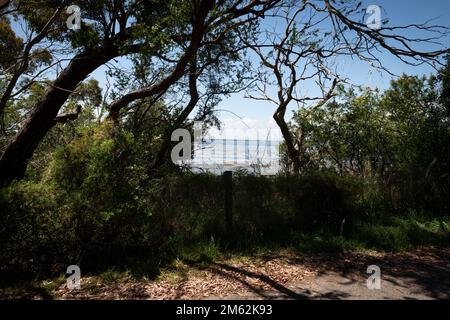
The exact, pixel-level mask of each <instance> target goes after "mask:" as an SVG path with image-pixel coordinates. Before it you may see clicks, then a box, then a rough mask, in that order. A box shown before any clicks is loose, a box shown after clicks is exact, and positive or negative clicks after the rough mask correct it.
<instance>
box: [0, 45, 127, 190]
mask: <svg viewBox="0 0 450 320" xmlns="http://www.w3.org/2000/svg"><path fill="white" fill-rule="evenodd" d="M118 55H120V53H119V50H118V48H117V47H116V46H114V45H110V46H108V47H105V48H103V49H102V50H90V51H87V52H83V53H80V54H78V55H76V56H75V57H74V59H72V60H71V62H70V63H69V65H68V66H67V67H66V68H65V69H64V70H63V72H62V73H61V74H60V75H59V76H58V78H57V79H56V80H55V81H54V82H53V84H52V86H51V88H49V89H48V90H47V92H46V93H45V95H44V97H43V98H42V99H41V100H40V101H39V102H38V103H37V104H36V105H35V107H34V108H33V111H32V112H31V114H30V116H29V117H28V119H27V120H26V121H25V123H24V124H23V126H22V128H21V130H20V131H19V132H18V134H17V135H16V136H15V138H14V139H13V140H12V141H11V142H10V143H9V145H8V146H7V148H6V150H5V152H4V153H3V155H2V157H1V159H0V186H5V185H7V184H9V183H10V182H11V181H12V180H14V179H20V178H22V177H23V176H24V174H25V170H26V167H27V163H28V161H29V159H30V158H31V156H32V155H33V153H34V151H35V150H36V148H37V147H38V145H39V143H40V142H41V141H42V139H43V138H44V137H45V135H46V134H47V132H48V131H49V130H50V129H51V128H52V127H53V126H54V125H55V124H56V122H55V121H54V119H55V118H56V117H57V115H58V112H59V110H60V109H61V107H62V106H63V104H64V103H65V102H66V101H67V98H68V97H69V96H70V94H71V93H72V92H73V90H75V88H76V87H77V85H78V84H79V83H80V82H82V81H83V80H84V79H86V78H87V77H88V76H89V74H90V73H91V72H93V71H94V70H95V69H97V68H98V67H99V66H101V65H103V64H104V63H106V62H108V61H109V60H111V59H113V58H114V57H116V56H118Z"/></svg>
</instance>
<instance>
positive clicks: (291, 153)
mask: <svg viewBox="0 0 450 320" xmlns="http://www.w3.org/2000/svg"><path fill="white" fill-rule="evenodd" d="M285 111H286V107H285V106H280V107H279V108H278V109H277V111H276V112H275V114H274V115H273V118H274V120H275V122H276V123H277V125H278V127H279V128H280V130H281V134H282V135H283V138H284V142H285V143H286V147H287V152H288V158H289V159H288V160H289V162H288V168H287V169H288V171H289V172H290V173H294V174H297V173H298V172H299V171H300V151H299V149H298V148H297V147H296V143H295V141H294V138H293V136H292V133H291V131H290V130H289V127H288V125H287V124H286V121H285V120H284V114H285Z"/></svg>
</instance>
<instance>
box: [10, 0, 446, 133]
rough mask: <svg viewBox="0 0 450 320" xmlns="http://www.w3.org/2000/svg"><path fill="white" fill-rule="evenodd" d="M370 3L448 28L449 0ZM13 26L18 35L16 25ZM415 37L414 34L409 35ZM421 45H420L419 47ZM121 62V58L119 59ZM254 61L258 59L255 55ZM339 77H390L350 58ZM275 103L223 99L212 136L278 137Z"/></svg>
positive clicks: (380, 83) (394, 19)
mask: <svg viewBox="0 0 450 320" xmlns="http://www.w3.org/2000/svg"><path fill="white" fill-rule="evenodd" d="M369 5H378V6H380V7H381V8H382V19H389V25H390V26H394V25H396V26H398V25H408V24H411V23H423V22H426V21H429V20H430V19H435V20H433V21H432V23H433V24H438V25H445V26H449V27H450V0H364V1H363V6H362V8H367V7H368V6H369ZM13 28H14V29H15V31H16V32H17V33H19V34H20V30H19V28H18V27H17V25H16V27H14V24H13ZM409 36H417V34H409ZM442 41H443V43H444V45H445V46H446V47H450V37H447V38H445V39H444V40H442ZM419 48H420V47H419ZM420 49H422V50H430V49H433V48H431V47H421V48H420ZM380 57H381V60H382V61H383V65H384V66H385V67H386V68H388V69H389V71H390V72H392V73H394V74H397V75H401V74H403V73H406V74H409V75H427V76H428V75H430V74H431V73H433V69H432V68H431V67H429V66H419V67H412V66H408V65H406V64H404V63H402V62H401V61H400V60H398V59H397V58H396V57H393V56H392V55H391V54H389V53H385V54H382V55H381V56H380ZM121 61H122V60H121ZM253 63H255V64H258V63H259V61H258V60H257V59H256V57H255V58H254V61H253ZM337 64H338V66H337V67H338V70H339V74H340V77H341V78H348V79H350V80H351V83H352V84H355V85H364V86H370V87H378V88H381V89H386V88H387V87H388V86H389V82H390V80H392V76H390V75H389V74H387V73H380V72H379V71H377V70H374V69H372V68H371V67H370V66H369V65H368V64H367V63H366V62H361V61H358V60H351V59H347V58H345V59H339V60H338V61H337ZM106 70H107V69H106V68H105V67H102V68H99V69H98V70H96V71H95V72H94V73H93V74H92V75H91V77H92V78H95V79H97V80H99V82H100V84H101V86H103V87H106V76H105V72H106ZM300 85H301V86H302V92H305V93H310V94H314V95H315V93H316V92H317V88H316V87H315V86H314V85H312V83H301V84H300ZM269 93H271V94H272V95H273V94H274V93H275V88H270V89H269ZM275 108H276V106H275V105H274V104H271V103H269V102H264V101H255V100H251V99H248V98H245V97H244V93H239V94H233V95H231V96H230V97H227V98H224V99H223V101H222V102H221V103H220V104H219V106H218V107H217V109H218V110H226V111H220V112H219V113H218V117H219V119H220V120H221V122H222V128H223V130H222V131H218V130H211V131H210V135H211V137H214V138H223V137H226V138H229V139H234V138H237V139H245V138H246V137H248V138H250V139H256V138H258V137H261V136H267V135H268V134H270V136H271V139H272V140H277V139H281V135H280V134H279V129H278V127H277V126H276V124H275V122H274V121H273V119H272V114H273V112H274V111H275ZM295 108H297V106H296V105H291V106H290V108H289V110H288V112H287V114H286V118H287V120H289V119H290V118H291V117H292V114H293V112H294V110H295Z"/></svg>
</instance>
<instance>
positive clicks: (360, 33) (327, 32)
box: [242, 0, 449, 172]
mask: <svg viewBox="0 0 450 320" xmlns="http://www.w3.org/2000/svg"><path fill="white" fill-rule="evenodd" d="M285 4H286V5H285V6H283V7H282V8H281V9H279V10H278V11H276V14H274V16H273V17H272V18H273V19H274V21H275V22H276V23H274V25H276V26H277V28H278V29H275V30H259V32H258V34H257V35H256V36H254V38H256V39H258V41H257V42H251V41H248V40H246V39H245V35H243V36H242V37H243V39H244V41H246V44H247V46H248V47H249V48H250V49H252V50H253V52H254V53H255V54H256V57H257V58H259V60H260V61H261V66H260V68H259V69H258V70H256V71H255V73H256V75H257V77H258V84H257V85H256V89H257V92H258V94H256V95H255V94H254V92H249V94H248V96H249V97H250V98H252V99H258V100H266V101H270V102H272V103H274V104H275V105H276V111H275V113H274V119H275V121H276V123H277V124H278V126H279V127H280V130H281V132H282V134H283V138H284V141H285V144H286V149H287V153H288V158H289V162H290V164H289V171H290V172H298V171H299V169H300V162H301V161H300V159H299V155H300V150H301V148H302V143H303V138H302V137H303V133H302V128H301V127H297V131H296V132H295V133H292V132H291V131H290V130H289V128H288V125H287V123H286V120H285V115H286V111H287V109H288V106H289V105H290V104H297V106H298V107H306V106H308V107H310V108H318V107H320V106H322V105H324V104H325V103H326V102H327V101H329V100H330V99H331V98H332V97H334V96H335V89H336V88H337V86H338V84H339V83H344V82H346V80H345V79H341V78H340V77H339V75H338V74H337V72H336V71H335V69H334V68H333V62H334V61H335V59H336V57H337V56H349V57H356V58H358V59H360V60H363V61H366V62H368V63H370V64H371V65H372V66H373V67H375V68H378V69H381V70H384V71H387V72H389V70H387V69H386V68H385V67H384V66H383V64H382V60H381V58H380V57H379V56H378V55H377V53H378V52H380V51H383V50H384V51H386V52H387V53H390V54H392V55H394V56H396V57H397V58H399V59H400V60H401V61H403V62H404V63H407V64H412V65H419V64H424V63H427V64H433V65H440V64H441V58H442V57H443V56H444V55H445V53H446V52H448V51H449V50H448V49H446V48H444V49H442V48H439V49H438V50H436V51H429V52H426V51H420V50H418V49H415V45H417V44H418V43H428V44H431V43H432V42H434V41H436V40H437V39H440V38H442V37H443V36H444V35H445V34H446V31H447V28H445V27H441V26H428V25H425V24H416V25H409V26H388V25H387V22H386V21H385V22H384V24H382V25H381V27H380V28H379V29H374V28H372V27H371V26H370V25H367V24H365V23H364V19H365V13H364V15H363V16H362V17H361V15H360V12H361V10H360V9H361V3H360V2H357V1H352V0H349V1H333V0H332V1H329V0H324V1H318V2H310V1H292V2H286V3H285ZM363 12H365V10H363ZM355 16H356V17H358V16H359V18H361V19H355V18H354V17H355ZM280 29H282V31H280ZM411 30H422V31H425V32H429V33H431V34H432V35H433V36H431V37H430V38H427V37H423V38H417V39H416V38H410V37H408V36H406V35H405V34H404V32H405V31H411ZM314 82H315V83H316V85H317V87H318V90H317V91H318V92H320V93H321V94H320V95H311V94H306V93H305V92H304V90H302V89H303V86H305V85H306V84H308V83H310V84H311V83H313V84H314ZM272 85H274V86H275V87H276V95H275V97H273V96H271V95H270V94H269V90H268V88H270V87H271V86H272ZM314 105H315V106H314Z"/></svg>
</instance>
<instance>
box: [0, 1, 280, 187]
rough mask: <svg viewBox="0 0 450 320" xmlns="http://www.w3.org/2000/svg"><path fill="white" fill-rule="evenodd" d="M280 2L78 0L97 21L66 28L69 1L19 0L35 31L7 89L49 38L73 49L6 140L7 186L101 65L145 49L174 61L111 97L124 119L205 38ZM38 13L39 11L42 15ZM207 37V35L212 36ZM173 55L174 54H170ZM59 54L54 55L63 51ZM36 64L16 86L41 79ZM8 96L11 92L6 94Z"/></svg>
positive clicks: (173, 76)
mask: <svg viewBox="0 0 450 320" xmlns="http://www.w3.org/2000/svg"><path fill="white" fill-rule="evenodd" d="M278 2H279V1H277V0H274V1H240V0H235V1H217V2H215V1H213V0H186V1H159V0H154V1H140V0H135V1H113V0H110V1H89V0H85V1H77V2H76V4H77V5H79V6H80V8H82V10H84V11H83V12H85V15H86V18H87V19H89V21H90V22H91V23H90V24H87V23H83V24H82V29H81V30H80V32H71V31H68V30H66V29H65V28H64V23H62V22H63V21H64V17H63V16H62V10H63V6H64V5H65V2H63V3H61V4H55V3H54V2H49V3H46V4H45V5H40V4H36V3H34V2H33V3H28V2H25V1H17V2H12V3H11V5H12V6H16V7H15V9H16V10H17V11H18V12H19V14H20V15H21V16H22V17H23V18H24V20H25V21H26V23H28V24H29V25H30V29H31V30H33V31H34V33H35V34H34V35H32V36H30V37H29V41H28V42H27V45H26V46H25V49H24V50H23V52H22V55H21V58H20V59H19V62H18V63H19V65H20V66H19V67H18V73H15V74H14V75H15V76H13V78H12V79H11V81H10V82H9V84H8V85H7V88H11V87H12V88H13V89H14V88H16V84H17V80H16V78H17V74H19V77H20V76H22V75H23V74H24V72H25V71H26V70H27V69H28V65H27V58H28V57H29V54H30V52H31V48H33V47H34V46H35V45H37V44H38V43H41V41H43V40H44V39H45V40H46V41H52V42H54V43H59V44H61V45H64V46H68V45H70V46H69V47H68V50H69V53H71V54H72V58H70V61H69V62H68V63H67V64H66V65H64V67H63V60H66V59H67V58H61V59H60V60H59V61H57V62H53V63H54V64H57V65H58V66H60V67H61V68H63V69H62V71H61V72H60V73H59V75H58V76H57V78H56V79H55V80H54V81H53V82H51V84H50V85H49V87H48V89H47V91H46V93H45V95H44V96H43V97H42V99H40V100H39V101H38V102H37V103H36V104H35V106H34V107H33V109H32V112H31V113H30V114H29V116H28V118H27V119H26V121H25V122H24V124H23V126H22V127H21V129H20V131H19V132H18V133H17V134H16V136H15V137H14V138H13V139H12V141H11V142H10V143H9V145H8V146H7V147H6V149H5V151H4V153H3V155H2V157H1V159H0V182H1V184H2V185H4V184H7V183H9V182H10V181H12V180H13V179H15V178H20V177H22V176H23V174H24V172H25V169H26V166H27V163H28V161H29V159H30V158H31V156H32V155H33V153H34V151H35V150H36V148H37V147H38V145H39V143H40V142H41V141H42V139H43V138H44V137H45V135H46V134H47V132H48V131H49V130H50V129H51V128H52V127H53V126H54V124H55V121H54V119H55V118H56V117H57V116H58V112H59V111H60V110H61V108H62V106H63V105H64V103H66V101H67V100H68V99H69V97H70V95H71V94H72V92H74V90H75V89H76V87H77V86H78V85H79V84H80V83H81V82H82V81H83V80H84V79H86V77H87V76H88V75H89V74H90V73H92V72H93V71H94V70H96V69H97V68H99V67H100V66H102V65H106V64H108V63H109V62H110V61H111V60H113V59H114V58H117V57H121V56H127V55H130V54H134V53H138V52H139V53H142V52H145V53H146V54H147V55H148V56H152V57H156V58H161V59H162V60H164V61H165V62H167V63H169V65H170V67H167V68H166V73H164V74H163V76H161V77H160V78H158V81H157V82H156V83H155V84H153V85H151V86H148V87H143V88H138V89H136V90H133V91H131V92H129V93H126V94H124V95H123V96H121V97H120V98H118V99H117V100H115V101H114V102H112V103H111V105H110V108H109V111H110V118H111V119H113V120H114V121H117V119H118V117H119V114H120V111H121V110H122V109H123V108H125V107H126V106H128V105H129V104H130V103H132V102H133V101H135V100H139V99H144V98H147V97H158V96H161V95H162V94H164V93H165V92H167V90H168V89H169V88H170V87H171V86H172V85H174V84H175V83H177V82H178V81H179V80H180V79H181V78H182V77H183V76H184V75H185V74H186V73H187V72H188V69H189V64H190V62H191V61H192V59H193V58H194V57H195V55H196V53H197V51H198V49H199V48H200V47H202V46H203V45H220V43H221V42H222V41H223V40H224V39H226V38H227V37H228V36H229V34H230V32H231V31H233V30H234V29H235V28H238V27H242V26H244V25H245V24H246V23H248V22H249V21H255V20H257V19H259V17H260V16H262V15H263V14H264V12H266V11H267V10H269V9H270V8H272V7H273V6H274V5H276V4H277V3H278ZM36 12H38V13H39V14H36ZM206 39H207V40H206ZM167 54H171V55H172V57H171V58H167V57H166V56H167ZM56 57H57V56H56V54H54V55H53V58H56ZM41 72H42V70H39V71H37V72H36V73H35V74H34V76H33V77H32V79H31V81H28V84H25V86H23V87H22V88H19V89H16V90H17V91H16V94H17V92H20V93H22V90H23V88H27V86H29V85H30V83H33V82H35V81H36V76H39V75H40V74H41ZM11 92H12V91H11V90H8V89H7V90H6V91H5V92H3V94H2V100H9V97H11V96H13V95H14V93H11ZM3 97H5V99H3Z"/></svg>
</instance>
